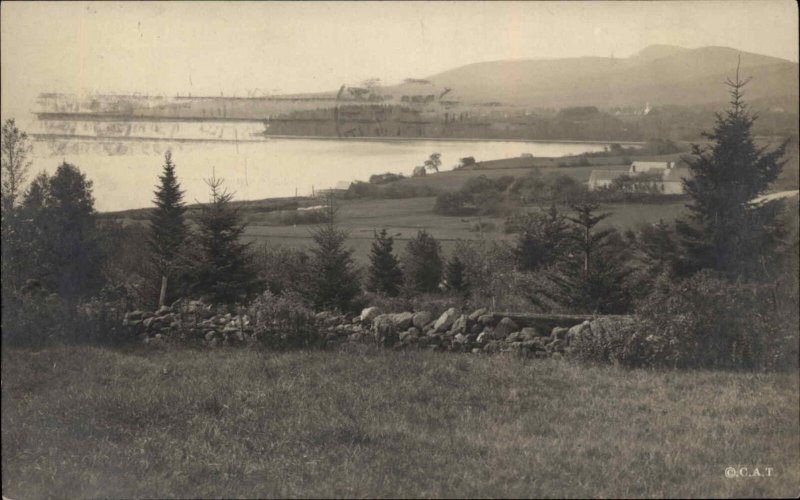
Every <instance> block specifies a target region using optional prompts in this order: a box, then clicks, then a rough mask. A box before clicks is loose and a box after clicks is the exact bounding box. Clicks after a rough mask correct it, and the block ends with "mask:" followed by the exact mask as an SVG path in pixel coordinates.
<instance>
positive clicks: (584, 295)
mask: <svg viewBox="0 0 800 500" xmlns="http://www.w3.org/2000/svg"><path fill="white" fill-rule="evenodd" d="M597 208H598V206H597V205H596V204H594V203H589V202H582V203H578V204H575V205H572V210H573V211H574V215H572V216H568V217H566V218H567V220H569V221H570V222H572V225H573V227H572V230H571V231H570V233H569V236H568V245H569V246H568V247H567V248H566V249H565V252H564V255H563V256H562V257H561V258H560V260H559V263H558V265H557V266H555V268H554V269H552V270H551V271H550V272H548V273H547V278H548V281H549V282H550V283H551V284H552V286H551V287H549V288H547V289H543V290H541V291H540V292H539V293H540V295H541V296H543V297H545V298H547V299H549V300H551V301H553V302H556V303H558V304H560V305H562V306H563V307H565V308H567V309H569V310H570V311H572V312H581V313H601V314H616V313H622V312H625V311H626V310H627V308H628V306H629V299H630V297H629V293H628V290H627V288H626V286H625V280H626V278H627V277H628V275H629V274H630V273H631V270H630V269H629V268H628V267H627V266H626V265H625V264H624V258H623V257H624V256H623V255H622V249H623V247H624V244H623V243H622V238H621V237H620V236H619V234H618V233H617V232H616V231H615V230H613V229H604V230H597V229H596V226H597V224H598V223H600V221H602V220H604V219H606V218H607V217H608V216H609V215H611V214H609V213H604V214H596V213H595V212H596V210H597Z"/></svg>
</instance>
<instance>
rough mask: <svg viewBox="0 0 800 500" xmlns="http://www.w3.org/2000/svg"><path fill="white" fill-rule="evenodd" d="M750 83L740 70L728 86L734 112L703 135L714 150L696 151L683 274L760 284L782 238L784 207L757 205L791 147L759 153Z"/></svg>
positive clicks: (681, 224) (683, 227) (682, 224)
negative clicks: (708, 273) (747, 95)
mask: <svg viewBox="0 0 800 500" xmlns="http://www.w3.org/2000/svg"><path fill="white" fill-rule="evenodd" d="M748 81H749V80H745V81H742V80H740V79H739V69H738V67H737V69H736V78H735V80H733V81H731V80H728V81H727V82H726V83H727V85H728V87H730V95H731V101H730V107H729V108H728V109H727V110H726V111H725V113H724V114H717V115H716V124H715V126H714V130H713V132H711V133H704V134H703V135H704V137H706V138H707V139H708V140H709V141H710V144H709V145H708V146H705V147H701V146H699V145H693V146H692V158H691V160H689V162H688V163H689V168H690V171H691V174H692V175H691V178H689V179H685V180H684V187H685V190H686V193H687V194H688V195H689V197H690V198H691V201H690V202H689V204H688V205H687V207H688V209H689V212H690V213H689V215H688V216H687V217H684V218H682V219H680V220H679V221H678V223H677V230H678V234H679V236H680V241H681V247H682V250H683V258H682V262H681V265H680V266H678V270H679V271H680V273H682V274H691V273H694V272H696V271H698V270H700V269H704V268H708V269H713V270H716V271H719V272H722V273H724V274H726V275H727V276H728V277H729V278H731V279H736V278H738V277H744V278H745V279H748V278H757V277H758V276H759V275H760V274H762V270H763V269H764V268H765V260H768V259H770V258H772V256H774V249H775V247H776V246H777V245H778V242H779V239H780V237H781V234H780V231H779V230H778V229H777V228H778V224H777V223H776V222H777V218H778V217H779V215H780V212H781V208H782V203H781V202H780V201H774V202H770V203H764V204H754V203H752V202H753V199H754V198H756V197H758V196H759V195H762V194H764V193H765V192H766V191H767V190H768V189H769V187H770V184H771V183H772V182H773V181H775V180H776V179H777V177H778V175H779V174H780V172H781V169H782V167H783V162H782V161H781V158H782V157H783V155H784V152H785V149H786V143H784V144H783V145H781V146H779V147H778V148H776V149H774V150H772V151H769V152H768V151H767V148H766V147H756V145H755V143H754V141H753V136H752V131H751V129H752V126H753V122H754V121H755V119H756V117H755V116H754V115H751V113H750V111H749V110H748V107H747V105H746V104H745V103H744V101H743V95H744V92H743V88H744V87H745V85H747V83H748Z"/></svg>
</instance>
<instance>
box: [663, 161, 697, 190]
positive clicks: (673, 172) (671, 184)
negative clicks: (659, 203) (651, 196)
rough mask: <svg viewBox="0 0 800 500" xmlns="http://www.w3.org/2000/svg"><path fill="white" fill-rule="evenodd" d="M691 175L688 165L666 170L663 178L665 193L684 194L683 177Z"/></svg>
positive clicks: (686, 177)
mask: <svg viewBox="0 0 800 500" xmlns="http://www.w3.org/2000/svg"><path fill="white" fill-rule="evenodd" d="M691 175H692V174H691V171H690V170H689V169H688V168H686V167H677V168H676V167H673V168H669V169H667V170H665V171H664V176H663V177H662V178H661V191H662V192H663V193H664V194H683V193H684V190H683V179H688V178H689V177H691Z"/></svg>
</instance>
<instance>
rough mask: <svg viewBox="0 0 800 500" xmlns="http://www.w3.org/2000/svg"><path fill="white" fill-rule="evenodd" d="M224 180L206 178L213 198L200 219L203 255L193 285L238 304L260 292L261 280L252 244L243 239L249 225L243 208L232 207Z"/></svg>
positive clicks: (215, 297)
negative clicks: (242, 215) (244, 220)
mask: <svg viewBox="0 0 800 500" xmlns="http://www.w3.org/2000/svg"><path fill="white" fill-rule="evenodd" d="M222 183H223V181H222V179H217V178H216V177H211V179H207V180H206V184H207V185H208V187H209V188H210V189H211V200H210V202H209V203H207V204H204V205H203V207H202V211H201V213H200V217H199V220H198V224H199V234H198V242H199V246H200V248H201V253H202V256H201V258H200V260H199V261H198V262H197V263H196V264H195V269H194V271H193V272H194V286H193V288H194V290H195V292H197V293H199V294H201V295H203V296H206V297H208V298H210V299H211V300H212V301H214V302H215V303H222V304H234V303H237V302H242V301H244V300H246V299H248V298H250V297H252V296H253V295H254V294H256V293H258V292H259V291H260V288H261V282H260V281H259V279H258V277H257V272H256V270H255V269H254V266H253V263H252V258H251V255H250V252H249V245H248V244H244V243H241V242H240V241H239V240H240V237H241V235H242V233H243V232H244V229H245V224H244V223H242V217H241V214H240V213H239V210H237V209H236V208H234V207H232V206H231V199H232V198H233V194H232V193H229V192H228V191H227V190H225V189H223V188H222Z"/></svg>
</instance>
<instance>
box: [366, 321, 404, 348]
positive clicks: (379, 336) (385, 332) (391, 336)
mask: <svg viewBox="0 0 800 500" xmlns="http://www.w3.org/2000/svg"><path fill="white" fill-rule="evenodd" d="M372 335H373V336H374V337H375V340H376V341H377V342H378V343H379V344H383V345H392V344H393V343H394V342H396V341H397V340H398V337H397V325H396V324H395V322H394V320H393V319H392V317H391V314H381V315H379V316H376V317H375V319H373V320H372Z"/></svg>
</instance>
